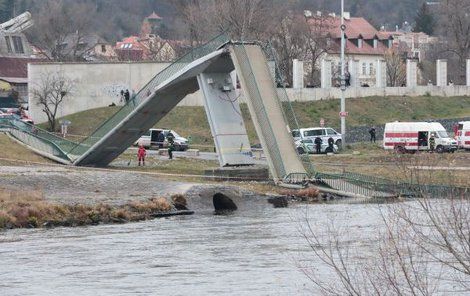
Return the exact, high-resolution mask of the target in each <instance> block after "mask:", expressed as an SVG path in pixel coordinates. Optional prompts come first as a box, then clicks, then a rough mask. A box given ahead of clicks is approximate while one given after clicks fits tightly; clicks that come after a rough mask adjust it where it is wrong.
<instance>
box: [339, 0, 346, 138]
mask: <svg viewBox="0 0 470 296" xmlns="http://www.w3.org/2000/svg"><path fill="white" fill-rule="evenodd" d="M345 29H346V26H345V25H344V0H341V112H340V114H339V115H340V117H341V147H345V145H346V114H347V113H346V102H345V98H344V92H345V91H346V79H345V78H346V77H345V75H344V72H345V71H344V66H345V65H344V47H345V38H344V31H345Z"/></svg>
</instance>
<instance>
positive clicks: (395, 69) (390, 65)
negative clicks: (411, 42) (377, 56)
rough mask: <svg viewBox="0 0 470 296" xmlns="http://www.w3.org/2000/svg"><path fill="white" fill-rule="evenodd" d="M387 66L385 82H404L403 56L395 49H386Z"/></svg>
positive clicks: (389, 83)
mask: <svg viewBox="0 0 470 296" xmlns="http://www.w3.org/2000/svg"><path fill="white" fill-rule="evenodd" d="M384 58H385V64H386V67H387V84H388V85H390V86H402V85H403V84H405V83H406V64H405V62H404V61H403V57H402V56H401V55H400V54H399V53H398V51H396V50H388V51H387V52H386V53H385V55H384Z"/></svg>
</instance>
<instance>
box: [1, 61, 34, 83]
mask: <svg viewBox="0 0 470 296" xmlns="http://www.w3.org/2000/svg"><path fill="white" fill-rule="evenodd" d="M38 61H41V60H40V59H29V58H6V57H0V78H3V79H8V78H28V63H30V62H38Z"/></svg>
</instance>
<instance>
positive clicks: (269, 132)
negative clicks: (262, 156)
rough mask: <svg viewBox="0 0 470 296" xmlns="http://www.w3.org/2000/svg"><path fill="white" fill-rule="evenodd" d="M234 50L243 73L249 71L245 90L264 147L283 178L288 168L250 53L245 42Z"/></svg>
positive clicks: (236, 45)
mask: <svg viewBox="0 0 470 296" xmlns="http://www.w3.org/2000/svg"><path fill="white" fill-rule="evenodd" d="M232 46H233V50H234V51H235V52H236V54H237V56H238V57H241V59H240V58H239V59H238V63H239V66H240V67H241V68H242V73H249V74H248V76H247V77H244V78H245V79H244V81H245V84H246V85H245V87H246V88H247V89H246V90H244V91H245V92H248V93H250V98H251V103H252V106H253V108H254V110H253V111H254V112H255V113H256V115H257V119H258V124H259V125H260V131H261V133H263V138H264V139H265V142H266V143H265V145H266V147H263V149H265V150H268V151H269V154H270V156H271V159H272V160H273V161H272V164H273V166H274V169H275V170H276V172H277V174H278V175H279V176H280V177H281V178H282V177H284V176H285V175H286V169H285V167H284V164H283V162H282V158H281V152H280V150H279V146H278V143H277V142H276V139H275V138H274V136H273V135H274V131H273V128H272V126H271V124H270V121H269V115H268V112H267V111H266V108H265V106H264V103H263V99H262V97H261V92H260V90H259V89H258V85H257V83H256V79H255V76H254V74H253V69H252V67H251V63H250V60H249V58H248V54H247V52H246V48H245V45H244V44H243V43H237V44H234V45H232Z"/></svg>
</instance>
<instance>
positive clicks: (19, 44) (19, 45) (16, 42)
mask: <svg viewBox="0 0 470 296" xmlns="http://www.w3.org/2000/svg"><path fill="white" fill-rule="evenodd" d="M11 38H12V39H13V47H14V48H15V52H16V53H24V48H23V41H22V40H21V37H20V36H12V37H11Z"/></svg>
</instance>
